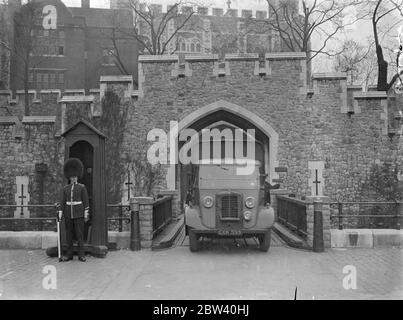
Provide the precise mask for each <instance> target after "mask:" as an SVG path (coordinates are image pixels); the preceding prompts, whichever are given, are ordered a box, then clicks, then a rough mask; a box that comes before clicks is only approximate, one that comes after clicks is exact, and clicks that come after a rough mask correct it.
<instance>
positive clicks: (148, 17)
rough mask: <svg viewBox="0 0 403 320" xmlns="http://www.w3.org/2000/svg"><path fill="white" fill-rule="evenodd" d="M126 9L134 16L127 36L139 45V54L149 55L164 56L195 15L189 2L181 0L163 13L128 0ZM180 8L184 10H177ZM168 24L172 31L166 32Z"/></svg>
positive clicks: (152, 6) (150, 6)
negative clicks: (145, 53) (171, 25)
mask: <svg viewBox="0 0 403 320" xmlns="http://www.w3.org/2000/svg"><path fill="white" fill-rule="evenodd" d="M187 5H188V6H187ZM128 7H129V8H130V10H132V11H133V14H134V19H133V28H132V30H131V32H130V34H129V35H130V36H131V37H133V38H134V39H135V40H136V41H137V42H138V43H139V44H140V46H141V48H140V52H141V53H143V52H147V53H148V54H150V55H162V54H166V53H167V52H168V49H169V45H170V44H171V43H172V42H173V41H174V39H175V37H176V36H177V35H178V33H179V32H180V31H181V30H182V29H184V28H185V27H186V26H188V25H189V23H190V20H191V18H192V16H193V15H194V13H195V12H194V10H193V7H192V6H191V5H190V3H189V2H183V1H181V0H180V1H177V2H175V3H174V4H172V5H170V6H169V7H168V10H167V12H165V13H163V12H161V11H160V10H159V7H158V6H155V5H153V4H147V3H142V4H141V5H140V4H139V2H138V1H137V0H130V1H129V3H128ZM181 7H182V8H186V10H179V9H180V8H181ZM180 11H181V12H180ZM170 23H172V24H173V29H172V30H171V31H170V32H168V25H169V24H170ZM118 29H120V30H119V31H121V32H122V33H123V34H124V33H127V32H126V31H124V30H122V28H119V26H118ZM175 47H176V43H175ZM169 53H172V52H169Z"/></svg>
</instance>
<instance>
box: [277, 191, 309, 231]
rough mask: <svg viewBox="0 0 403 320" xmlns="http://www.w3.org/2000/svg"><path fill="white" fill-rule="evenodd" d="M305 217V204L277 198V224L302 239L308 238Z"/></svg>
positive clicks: (283, 197)
mask: <svg viewBox="0 0 403 320" xmlns="http://www.w3.org/2000/svg"><path fill="white" fill-rule="evenodd" d="M306 216H307V214H306V204H305V202H304V201H302V200H298V199H293V198H289V197H285V196H277V217H278V222H280V223H281V224H282V225H284V226H285V227H287V228H288V229H290V230H291V231H293V232H295V233H297V234H298V235H299V236H301V237H303V238H306V237H307V236H308V233H307V219H306Z"/></svg>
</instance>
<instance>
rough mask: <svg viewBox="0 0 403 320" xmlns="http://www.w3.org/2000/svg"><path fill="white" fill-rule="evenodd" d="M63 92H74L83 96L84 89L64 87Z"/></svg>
mask: <svg viewBox="0 0 403 320" xmlns="http://www.w3.org/2000/svg"><path fill="white" fill-rule="evenodd" d="M64 93H76V94H81V95H83V96H85V89H66V90H64Z"/></svg>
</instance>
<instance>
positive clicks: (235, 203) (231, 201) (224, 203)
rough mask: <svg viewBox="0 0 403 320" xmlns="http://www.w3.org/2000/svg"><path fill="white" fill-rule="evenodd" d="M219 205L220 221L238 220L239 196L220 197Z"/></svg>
mask: <svg viewBox="0 0 403 320" xmlns="http://www.w3.org/2000/svg"><path fill="white" fill-rule="evenodd" d="M220 198H221V199H220V202H219V203H221V219H238V218H239V209H240V196H238V195H235V194H231V195H222V196H220Z"/></svg>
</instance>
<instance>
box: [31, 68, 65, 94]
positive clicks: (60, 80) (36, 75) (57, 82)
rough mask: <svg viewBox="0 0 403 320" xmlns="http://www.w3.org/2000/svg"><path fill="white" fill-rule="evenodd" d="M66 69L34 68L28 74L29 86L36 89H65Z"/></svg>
mask: <svg viewBox="0 0 403 320" xmlns="http://www.w3.org/2000/svg"><path fill="white" fill-rule="evenodd" d="M64 72H65V71H64V70H52V69H45V70H41V69H32V70H31V71H30V73H29V76H28V82H29V88H30V89H35V90H42V89H60V90H64V87H65V83H64V82H65V79H64V78H65V77H64Z"/></svg>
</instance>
